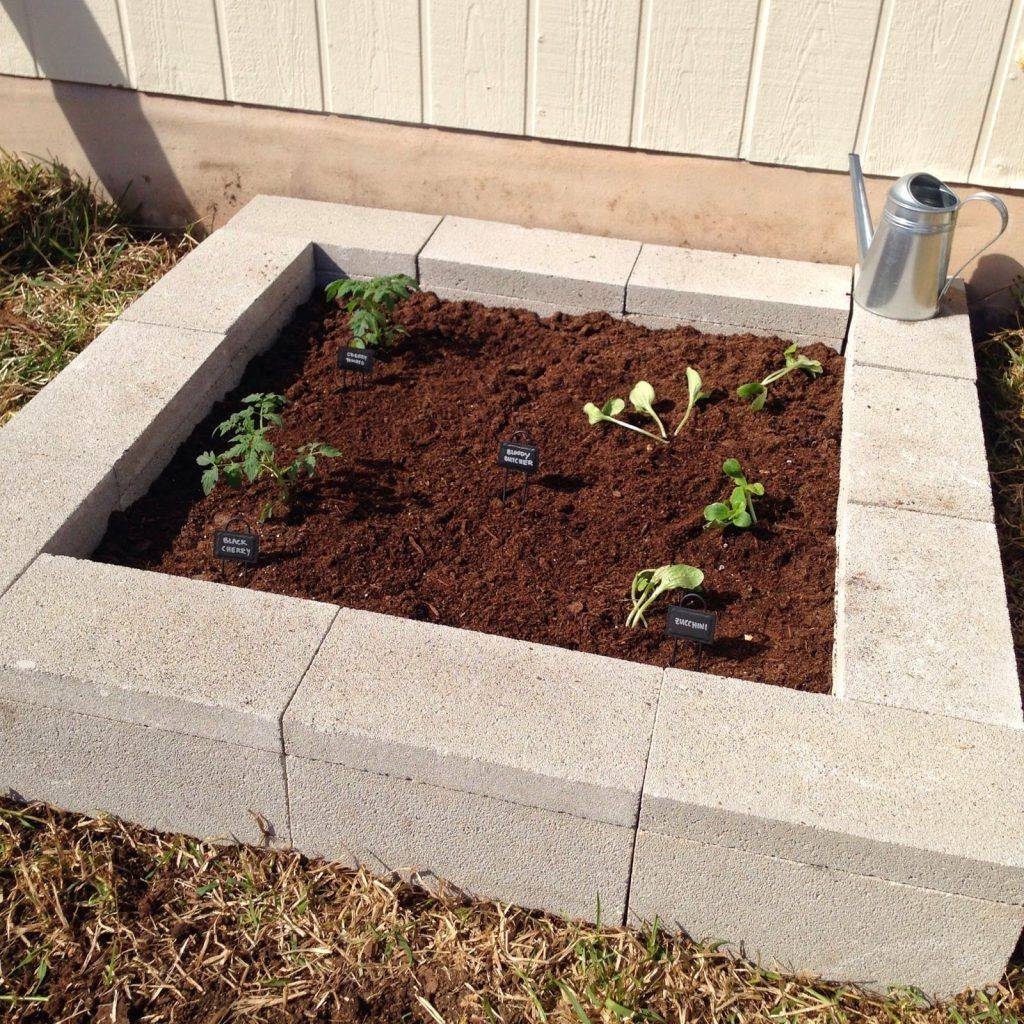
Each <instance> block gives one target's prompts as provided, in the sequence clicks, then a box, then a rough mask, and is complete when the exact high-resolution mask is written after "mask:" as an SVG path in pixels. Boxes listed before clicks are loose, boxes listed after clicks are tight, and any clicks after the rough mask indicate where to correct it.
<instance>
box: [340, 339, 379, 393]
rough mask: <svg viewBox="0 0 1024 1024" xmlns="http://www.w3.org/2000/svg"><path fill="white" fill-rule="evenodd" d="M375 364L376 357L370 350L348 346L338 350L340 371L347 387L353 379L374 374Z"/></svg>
mask: <svg viewBox="0 0 1024 1024" xmlns="http://www.w3.org/2000/svg"><path fill="white" fill-rule="evenodd" d="M375 362H376V356H374V354H373V352H372V351H371V350H370V349H368V348H356V347H355V346H354V345H347V346H346V347H345V348H340V349H338V369H339V370H341V379H342V383H343V384H344V385H345V386H348V384H349V382H350V381H351V380H353V379H358V378H360V377H366V376H368V375H369V374H372V373H373V366H374V363H375ZM353 374H354V375H355V377H354V378H353Z"/></svg>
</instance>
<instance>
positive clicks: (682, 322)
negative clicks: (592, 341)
mask: <svg viewBox="0 0 1024 1024" xmlns="http://www.w3.org/2000/svg"><path fill="white" fill-rule="evenodd" d="M623 316H625V317H626V318H627V319H629V318H630V317H646V318H648V319H652V320H653V319H655V318H656V317H661V318H662V319H664V320H677V321H678V322H679V326H681V327H690V326H692V327H694V328H695V329H697V330H700V329H701V326H700V325H702V324H707V325H708V327H709V328H711V330H709V331H708V332H707V333H709V334H711V333H714V331H713V329H714V328H715V327H735V328H739V329H740V330H743V331H746V332H747V333H749V334H755V335H758V336H759V337H762V338H771V337H776V336H780V337H782V338H783V340H784V341H785V340H788V339H790V338H792V339H793V340H794V341H797V342H804V343H805V344H808V345H812V344H815V343H817V344H819V345H827V344H828V342H829V341H837V342H839V343H840V344H843V345H845V344H846V337H845V335H843V334H825V333H824V332H820V333H818V334H804V333H803V332H802V331H786V330H783V331H774V332H773V331H770V330H768V329H767V328H763V327H751V326H750V324H746V323H740V322H733V321H731V320H724V319H723V320H699V319H696V318H690V319H686V318H681V317H677V316H673V315H671V314H667V315H666V314H662V313H640V312H637V310H635V309H627V310H626V311H625V312H624V313H623ZM630 322H631V323H632V322H634V321H632V320H630ZM651 329H652V330H658V328H651ZM669 329H670V328H669ZM737 333H738V332H737ZM826 338H827V339H828V341H825V340H824V339H826ZM829 347H830V348H834V347H835V346H829ZM836 351H839V350H838V349H836ZM840 355H842V353H840Z"/></svg>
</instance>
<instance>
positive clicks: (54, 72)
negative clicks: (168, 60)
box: [25, 0, 129, 85]
mask: <svg viewBox="0 0 1024 1024" xmlns="http://www.w3.org/2000/svg"><path fill="white" fill-rule="evenodd" d="M25 6H26V10H27V11H28V15H29V25H30V28H31V31H32V45H33V47H34V48H35V58H36V63H37V64H38V66H39V72H40V74H42V75H44V76H45V77H46V78H60V79H65V80H66V81H69V82H91V83H93V84H95V85H128V84H129V83H128V69H127V65H126V63H125V56H124V42H123V40H122V38H121V19H120V18H119V16H118V13H117V3H116V0H76V2H75V3H67V2H66V0H31V2H30V3H27V4H26V5H25Z"/></svg>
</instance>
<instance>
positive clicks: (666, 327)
mask: <svg viewBox="0 0 1024 1024" xmlns="http://www.w3.org/2000/svg"><path fill="white" fill-rule="evenodd" d="M626 319H627V320H628V321H629V322H630V323H632V324H639V325H640V326H641V327H646V328H648V329H649V330H652V331H672V330H675V329H676V328H679V327H692V328H694V329H695V330H698V331H702V332H703V333H704V334H718V335H722V336H723V337H726V338H729V337H733V336H737V335H739V336H741V335H744V334H751V333H753V331H752V329H751V328H749V327H744V326H742V325H741V324H716V323H715V322H714V321H712V320H680V319H678V318H677V317H672V316H655V315H654V314H653V313H650V314H648V313H630V314H629V315H628V316H627V317H626ZM772 336H773V337H776V338H778V339H779V340H780V341H784V342H786V343H787V344H788V343H790V342H795V343H796V344H797V345H799V346H801V347H803V346H804V345H814V344H821V345H827V346H828V347H829V348H834V349H835V350H836V351H837V352H838V351H840V349H841V348H842V339H841V338H829V337H825V336H823V337H814V336H812V335H810V334H793V333H792V332H789V331H773V332H772Z"/></svg>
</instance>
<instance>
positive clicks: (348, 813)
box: [287, 708, 633, 923]
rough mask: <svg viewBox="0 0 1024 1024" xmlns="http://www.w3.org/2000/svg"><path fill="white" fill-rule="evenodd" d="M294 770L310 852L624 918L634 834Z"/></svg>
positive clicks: (335, 771)
mask: <svg viewBox="0 0 1024 1024" xmlns="http://www.w3.org/2000/svg"><path fill="white" fill-rule="evenodd" d="M410 710H411V709H409V708H407V712H408V711H410ZM287 767H288V794H289V799H290V804H291V817H292V834H293V839H294V843H295V846H296V848H297V849H299V850H302V851H303V852H304V853H308V854H311V855H320V856H325V857H329V858H331V859H333V860H340V861H343V862H345V863H347V864H350V865H352V866H354V865H355V864H365V865H366V866H367V867H368V868H369V869H370V870H371V871H376V872H391V871H396V872H398V873H400V874H402V875H403V876H406V877H412V878H414V879H415V880H416V881H418V882H420V883H421V884H424V885H426V886H428V887H430V888H437V887H438V880H439V879H444V880H445V881H446V882H447V883H449V885H454V886H455V887H456V888H458V889H460V890H463V891H466V892H468V893H472V894H474V895H477V896H483V897H487V898H489V899H497V900H502V901H504V902H507V903H516V904H519V905H520V906H524V907H534V908H537V909H541V910H548V911H552V912H554V913H558V914H564V915H566V916H568V917H579V918H584V919H586V920H594V918H595V916H596V910H597V903H598V897H600V902H601V917H602V920H603V921H605V922H608V923H619V922H621V921H622V920H623V915H624V911H625V904H626V891H627V885H628V881H629V866H630V858H631V855H632V850H633V829H632V828H624V827H621V826H618V825H608V824H605V823H603V822H595V821H587V820H585V819H583V818H577V817H575V816H574V815H570V814H558V813H555V812H553V811H547V810H540V809H538V808H535V807H524V806H523V805H521V804H517V803H508V802H506V801H503V800H495V799H492V798H490V797H486V796H480V795H478V794H471V793H460V792H455V791H453V790H449V789H443V788H440V787H437V786H429V785H424V784H422V783H419V782H414V781H409V780H405V779H396V778H391V777H388V776H385V775H375V774H373V773H371V772H361V771H352V770H350V769H347V768H343V767H342V766H340V765H336V764H329V763H327V762H324V761H311V760H307V759H305V758H299V757H288V759H287Z"/></svg>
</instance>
